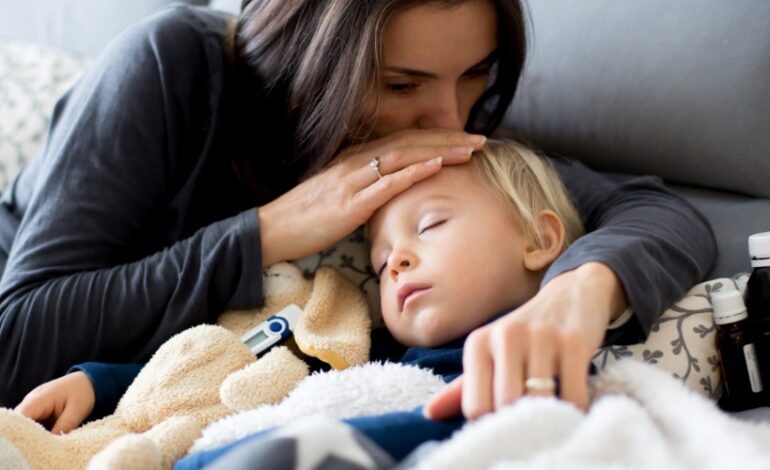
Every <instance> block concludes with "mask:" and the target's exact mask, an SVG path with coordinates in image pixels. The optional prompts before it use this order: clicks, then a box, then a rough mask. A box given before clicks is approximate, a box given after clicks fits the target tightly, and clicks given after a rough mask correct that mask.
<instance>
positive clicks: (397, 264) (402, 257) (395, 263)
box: [388, 250, 419, 280]
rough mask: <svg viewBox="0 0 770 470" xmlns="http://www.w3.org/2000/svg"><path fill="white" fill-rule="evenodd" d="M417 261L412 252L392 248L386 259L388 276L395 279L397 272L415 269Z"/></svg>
mask: <svg viewBox="0 0 770 470" xmlns="http://www.w3.org/2000/svg"><path fill="white" fill-rule="evenodd" d="M418 263H419V261H418V258H417V256H415V254H414V253H412V252H410V251H406V250H399V251H395V250H394V251H393V252H392V253H391V254H390V259H388V270H389V271H390V277H391V278H392V279H394V280H395V279H397V278H398V275H399V274H401V273H404V272H407V271H411V270H413V269H415V268H416V267H417V265H418Z"/></svg>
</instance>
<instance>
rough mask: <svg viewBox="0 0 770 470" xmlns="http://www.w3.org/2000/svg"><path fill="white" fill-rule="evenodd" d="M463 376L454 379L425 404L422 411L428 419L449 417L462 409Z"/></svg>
mask: <svg viewBox="0 0 770 470" xmlns="http://www.w3.org/2000/svg"><path fill="white" fill-rule="evenodd" d="M462 396H463V376H462V375H461V376H460V377H457V378H456V379H454V380H453V381H452V382H451V383H450V384H449V385H447V386H446V388H445V389H444V390H442V391H440V392H439V393H437V394H436V396H434V397H433V398H431V400H430V401H429V402H428V403H427V404H426V405H425V408H424V413H425V416H427V417H428V418H429V419H437V420H440V419H449V418H451V417H453V416H457V415H458V414H460V412H461V411H462Z"/></svg>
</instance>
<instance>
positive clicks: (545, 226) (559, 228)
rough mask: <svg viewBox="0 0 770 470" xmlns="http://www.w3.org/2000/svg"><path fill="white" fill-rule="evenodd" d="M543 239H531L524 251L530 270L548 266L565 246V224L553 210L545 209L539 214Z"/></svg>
mask: <svg viewBox="0 0 770 470" xmlns="http://www.w3.org/2000/svg"><path fill="white" fill-rule="evenodd" d="M537 225H538V227H537V228H538V230H539V232H540V236H541V241H540V243H538V241H537V240H530V244H529V246H527V249H526V251H525V253H524V267H525V268H527V269H528V270H530V271H540V270H542V269H545V268H547V267H548V266H550V265H551V263H553V261H554V260H555V259H556V258H557V257H558V256H559V255H560V254H561V251H562V248H563V247H564V224H562V222H561V219H559V216H557V215H556V213H554V212H553V211H550V210H544V211H542V212H541V213H540V214H539V215H538V216H537Z"/></svg>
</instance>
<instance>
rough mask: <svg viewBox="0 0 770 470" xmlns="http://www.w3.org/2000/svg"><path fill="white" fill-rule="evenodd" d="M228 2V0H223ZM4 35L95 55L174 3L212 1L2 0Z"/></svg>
mask: <svg viewBox="0 0 770 470" xmlns="http://www.w3.org/2000/svg"><path fill="white" fill-rule="evenodd" d="M219 1H224V0H219ZM0 3H2V7H1V8H0V11H2V14H0V38H6V39H15V40H21V41H27V42H33V43H37V44H41V45H46V46H53V47H55V48H57V49H61V50H65V51H68V52H71V53H75V54H77V55H79V56H82V57H95V56H96V55H97V54H99V52H100V51H101V50H102V49H103V48H104V46H105V45H106V44H107V43H108V42H109V41H110V40H111V39H112V38H113V37H115V35H117V34H118V33H119V32H120V31H122V30H123V29H124V28H126V27H127V26H129V25H131V24H133V23H135V22H137V21H139V20H140V19H141V18H144V17H145V16H148V15H150V14H152V13H155V12H156V11H158V10H160V9H161V8H164V7H166V6H168V5H171V4H173V3H189V4H191V5H208V3H209V1H208V0H25V1H21V2H19V1H12V0H0Z"/></svg>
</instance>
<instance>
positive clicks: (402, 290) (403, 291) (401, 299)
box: [398, 284, 431, 312]
mask: <svg viewBox="0 0 770 470" xmlns="http://www.w3.org/2000/svg"><path fill="white" fill-rule="evenodd" d="M430 287H431V286H429V285H428V284H404V285H403V286H401V287H399V288H398V310H399V311H400V312H403V311H404V306H405V305H406V303H407V302H411V301H412V300H413V299H415V298H417V296H418V295H419V294H421V293H422V292H425V291H427V290H428V289H430Z"/></svg>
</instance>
